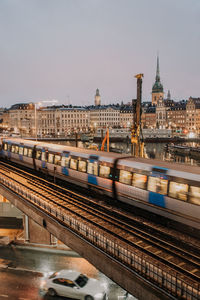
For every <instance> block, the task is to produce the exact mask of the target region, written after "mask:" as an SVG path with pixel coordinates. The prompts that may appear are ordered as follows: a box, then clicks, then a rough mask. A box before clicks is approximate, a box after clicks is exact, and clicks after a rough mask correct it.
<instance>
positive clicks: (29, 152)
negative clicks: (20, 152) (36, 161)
mask: <svg viewBox="0 0 200 300" xmlns="http://www.w3.org/2000/svg"><path fill="white" fill-rule="evenodd" d="M32 154H33V150H32V149H28V157H32Z"/></svg>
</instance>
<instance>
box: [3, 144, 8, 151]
mask: <svg viewBox="0 0 200 300" xmlns="http://www.w3.org/2000/svg"><path fill="white" fill-rule="evenodd" d="M3 150H5V151H8V144H7V143H5V144H4V145H3Z"/></svg>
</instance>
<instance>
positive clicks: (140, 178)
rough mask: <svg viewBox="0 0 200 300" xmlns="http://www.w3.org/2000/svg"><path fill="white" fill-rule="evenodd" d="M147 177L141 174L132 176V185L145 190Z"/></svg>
mask: <svg viewBox="0 0 200 300" xmlns="http://www.w3.org/2000/svg"><path fill="white" fill-rule="evenodd" d="M146 183H147V176H146V175H143V174H137V173H134V174H133V180H132V185H133V186H135V187H137V188H139V189H146Z"/></svg>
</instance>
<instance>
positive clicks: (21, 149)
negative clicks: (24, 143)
mask: <svg viewBox="0 0 200 300" xmlns="http://www.w3.org/2000/svg"><path fill="white" fill-rule="evenodd" d="M23 150H24V148H23V147H19V154H20V155H23V152H24V151H23Z"/></svg>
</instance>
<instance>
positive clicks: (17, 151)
mask: <svg viewBox="0 0 200 300" xmlns="http://www.w3.org/2000/svg"><path fill="white" fill-rule="evenodd" d="M15 153H19V146H17V145H16V146H15Z"/></svg>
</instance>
